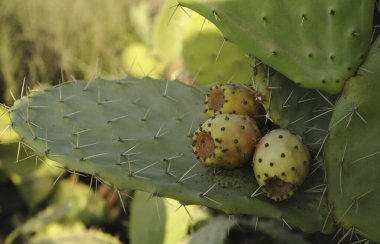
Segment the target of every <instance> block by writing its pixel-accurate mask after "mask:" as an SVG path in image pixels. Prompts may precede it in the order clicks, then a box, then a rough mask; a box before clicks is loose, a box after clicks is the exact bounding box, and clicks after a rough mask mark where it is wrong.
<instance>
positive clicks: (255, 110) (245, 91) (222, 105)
mask: <svg viewBox="0 0 380 244" xmlns="http://www.w3.org/2000/svg"><path fill="white" fill-rule="evenodd" d="M205 106H206V109H205V112H206V114H207V115H208V116H214V115H217V114H240V115H249V116H252V117H253V116H254V115H258V114H260V112H261V111H262V107H261V104H260V103H259V101H257V99H256V94H255V91H253V90H252V89H250V88H249V87H247V86H244V85H238V84H225V85H217V86H213V87H211V88H210V91H209V92H208V94H207V96H206V101H205Z"/></svg>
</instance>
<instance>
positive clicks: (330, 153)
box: [325, 38, 380, 242]
mask: <svg viewBox="0 0 380 244" xmlns="http://www.w3.org/2000/svg"><path fill="white" fill-rule="evenodd" d="M379 68H380V39H379V38H378V39H377V41H376V42H375V43H374V44H373V45H372V49H371V51H370V53H369V56H368V57H367V59H366V62H365V63H364V64H363V65H362V66H361V68H360V69H359V71H358V73H357V75H356V76H355V77H353V78H351V79H350V80H349V81H348V82H347V83H346V85H345V87H344V90H343V94H342V97H341V98H340V99H339V100H338V102H337V104H336V106H335V109H334V113H333V117H332V120H331V123H330V126H329V138H328V140H327V144H326V152H325V155H326V157H325V160H326V166H327V173H328V174H327V176H328V187H329V188H328V189H329V191H328V195H329V198H328V199H329V204H330V205H331V206H330V208H331V211H332V212H331V213H332V215H333V216H334V219H335V220H336V221H337V223H338V224H339V225H341V226H343V227H344V228H346V229H348V232H350V233H354V232H357V233H360V234H361V235H363V236H364V237H366V238H369V239H371V240H374V241H376V242H379V241H380V233H379V232H378V229H379V225H380V218H379V217H378V216H377V209H378V203H379V202H380V197H379V196H380V187H379V172H380V166H379V163H378V162H379V155H380V153H379V146H380V143H379V139H378V135H379V133H380V131H379V118H378V115H379V112H378V109H377V106H376V105H375V104H377V102H378V94H379V91H380V78H379V77H380V69H379Z"/></svg>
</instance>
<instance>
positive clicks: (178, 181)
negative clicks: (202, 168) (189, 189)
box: [177, 162, 199, 183]
mask: <svg viewBox="0 0 380 244" xmlns="http://www.w3.org/2000/svg"><path fill="white" fill-rule="evenodd" d="M198 164H199V162H196V163H195V164H194V165H193V166H191V167H190V169H188V170H187V171H186V172H185V173H184V174H183V175H182V176H181V178H179V180H177V183H181V182H183V181H184V179H185V177H186V175H188V174H189V173H190V171H191V170H192V169H194V168H195V166H197V165H198ZM191 177H192V176H191Z"/></svg>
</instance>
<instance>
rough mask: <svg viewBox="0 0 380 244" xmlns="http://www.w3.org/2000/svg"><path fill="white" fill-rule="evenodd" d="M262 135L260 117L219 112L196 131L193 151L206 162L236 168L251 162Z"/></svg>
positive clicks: (207, 164) (209, 164)
mask: <svg viewBox="0 0 380 244" xmlns="http://www.w3.org/2000/svg"><path fill="white" fill-rule="evenodd" d="M259 138H260V131H259V128H258V127H257V125H256V121H255V120H254V119H252V118H250V117H248V116H245V115H233V114H232V115H225V114H224V115H217V116H215V117H212V118H210V119H208V120H207V121H206V122H205V123H204V124H202V125H201V126H200V127H199V128H198V130H197V131H195V132H194V135H193V145H192V146H193V152H194V153H195V155H196V156H197V158H198V159H199V160H200V161H202V163H204V164H205V165H206V166H211V165H215V166H220V167H223V168H236V167H239V166H241V165H243V164H244V163H245V162H247V161H248V160H249V159H250V158H251V156H252V154H253V149H254V147H255V145H256V143H257V141H258V140H259Z"/></svg>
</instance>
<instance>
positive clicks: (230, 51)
mask: <svg viewBox="0 0 380 244" xmlns="http://www.w3.org/2000/svg"><path fill="white" fill-rule="evenodd" d="M182 56H183V59H184V64H185V67H186V69H187V70H188V72H189V73H190V74H191V75H192V76H193V77H194V79H195V80H196V82H197V83H198V84H201V85H210V84H220V83H226V82H228V81H233V82H239V83H244V84H251V82H252V81H251V72H250V59H249V58H248V57H247V56H246V54H245V53H244V51H243V50H242V49H241V48H240V47H238V46H236V45H235V44H233V43H230V42H226V41H225V40H224V39H223V35H222V34H221V32H220V31H219V30H218V29H217V28H216V27H215V25H214V24H213V23H211V22H209V21H207V20H206V19H204V18H203V17H202V16H200V15H198V14H197V13H195V12H192V13H191V18H190V19H189V22H188V23H187V27H186V31H185V35H184V40H183V49H182Z"/></svg>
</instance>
